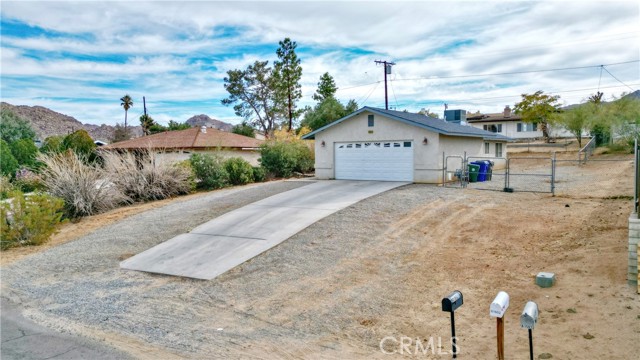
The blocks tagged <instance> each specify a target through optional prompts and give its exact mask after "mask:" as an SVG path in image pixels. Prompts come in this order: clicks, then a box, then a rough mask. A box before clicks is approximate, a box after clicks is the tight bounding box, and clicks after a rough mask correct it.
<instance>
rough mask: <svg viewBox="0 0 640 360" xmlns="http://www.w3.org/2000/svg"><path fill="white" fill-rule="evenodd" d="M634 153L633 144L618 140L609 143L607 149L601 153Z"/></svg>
mask: <svg viewBox="0 0 640 360" xmlns="http://www.w3.org/2000/svg"><path fill="white" fill-rule="evenodd" d="M630 153H633V144H631V145H629V143H628V142H626V141H618V142H614V143H613V144H609V145H608V146H607V147H606V150H604V151H602V153H601V154H630Z"/></svg>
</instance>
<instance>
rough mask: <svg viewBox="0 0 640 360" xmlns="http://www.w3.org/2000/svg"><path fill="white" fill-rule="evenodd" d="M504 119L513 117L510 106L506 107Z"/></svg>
mask: <svg viewBox="0 0 640 360" xmlns="http://www.w3.org/2000/svg"><path fill="white" fill-rule="evenodd" d="M504 117H506V118H509V117H511V108H510V107H509V105H507V106H505V107H504Z"/></svg>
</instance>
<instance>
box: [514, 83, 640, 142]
mask: <svg viewBox="0 0 640 360" xmlns="http://www.w3.org/2000/svg"><path fill="white" fill-rule="evenodd" d="M603 97H604V93H602V92H599V91H598V92H597V93H595V94H593V95H591V96H589V98H587V99H585V100H584V101H583V102H582V103H581V104H579V105H576V106H572V107H570V108H565V109H562V108H561V104H560V96H559V95H550V94H545V93H544V92H543V91H541V90H540V91H536V92H535V93H533V94H522V99H521V101H520V102H518V103H517V104H516V105H515V107H514V111H515V113H516V114H518V115H520V116H521V117H522V121H524V122H526V123H532V124H537V125H538V126H539V127H540V130H541V131H542V134H543V137H544V139H545V141H547V142H549V141H550V140H551V136H550V133H549V129H550V127H551V126H561V127H563V128H565V129H567V130H568V131H569V132H570V133H571V134H572V135H573V136H575V138H576V140H577V141H578V146H580V147H582V135H583V134H585V133H590V134H591V135H592V136H595V137H596V143H597V145H603V144H609V143H610V142H611V141H612V140H613V135H614V134H613V132H614V131H615V132H616V133H617V135H618V136H620V137H621V138H622V140H623V142H626V143H627V144H631V143H633V141H634V140H635V139H636V138H638V136H640V99H638V98H635V97H634V96H625V94H624V93H623V94H622V96H621V97H620V98H615V97H614V98H613V100H612V101H610V102H605V101H603Z"/></svg>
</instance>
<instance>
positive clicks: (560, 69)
mask: <svg viewBox="0 0 640 360" xmlns="http://www.w3.org/2000/svg"><path fill="white" fill-rule="evenodd" d="M637 62H640V60H630V61H623V62H617V63H610V64H603V65H589V66H575V67H566V68H555V69H539V70H523V71H513V72H504V73H486V74H470V75H451V76H438V77H418V78H407V79H394V80H392V81H416V80H440V79H455V78H469V77H482V76H500V75H516V74H529V73H539V72H551V71H565V70H578V69H590V68H596V67H601V66H614V65H623V64H632V63H637ZM605 70H606V69H605ZM607 72H608V71H607ZM612 76H613V75H612ZM616 80H617V79H616ZM618 81H620V80H618ZM380 82H382V81H381V80H378V81H376V82H372V83H368V84H362V85H354V86H349V87H341V88H339V89H338V90H337V91H342V90H349V89H356V88H360V87H365V86H369V85H373V84H378V83H380Z"/></svg>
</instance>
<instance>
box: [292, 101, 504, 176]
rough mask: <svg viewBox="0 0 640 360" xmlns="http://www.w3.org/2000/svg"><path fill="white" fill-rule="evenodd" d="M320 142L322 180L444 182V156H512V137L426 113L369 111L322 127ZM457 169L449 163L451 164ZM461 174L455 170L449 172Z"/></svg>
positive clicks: (315, 133) (315, 135)
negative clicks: (509, 154) (509, 142)
mask: <svg viewBox="0 0 640 360" xmlns="http://www.w3.org/2000/svg"><path fill="white" fill-rule="evenodd" d="M302 138H303V139H315V157H316V160H315V161H316V162H315V167H316V177H317V178H319V179H347V180H386V181H412V182H419V183H440V182H441V181H442V168H443V153H445V154H446V156H463V155H464V154H465V152H466V154H467V156H473V157H474V159H473V160H477V159H479V158H483V159H488V160H493V161H495V162H496V163H497V165H498V166H500V165H501V163H502V164H503V163H504V158H505V157H506V155H507V154H506V151H507V149H506V146H505V143H506V142H507V141H509V140H510V139H508V138H507V137H504V136H501V135H499V134H495V133H492V132H488V131H483V130H479V129H476V128H474V127H471V126H464V125H459V124H454V123H450V122H447V121H444V120H440V119H434V118H431V117H428V116H425V115H421V114H414V113H408V112H401V111H393V110H383V109H377V108H371V107H363V108H361V109H360V110H358V111H356V112H354V113H352V114H350V115H347V116H345V117H343V118H341V119H338V120H336V121H334V122H332V123H330V124H328V125H326V126H324V127H321V128H319V129H317V130H315V131H313V132H311V133H309V134H307V135H305V136H303V137H302ZM447 162H448V163H449V164H451V163H450V162H449V161H447ZM449 170H455V169H449Z"/></svg>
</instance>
